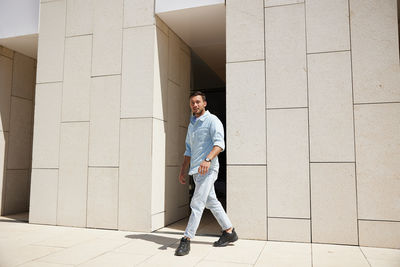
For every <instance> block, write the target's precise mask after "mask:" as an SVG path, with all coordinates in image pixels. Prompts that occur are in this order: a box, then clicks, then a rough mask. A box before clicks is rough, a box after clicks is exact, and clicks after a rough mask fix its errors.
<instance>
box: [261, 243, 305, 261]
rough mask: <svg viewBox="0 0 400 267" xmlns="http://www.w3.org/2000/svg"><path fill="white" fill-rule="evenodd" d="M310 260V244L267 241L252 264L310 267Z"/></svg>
mask: <svg viewBox="0 0 400 267" xmlns="http://www.w3.org/2000/svg"><path fill="white" fill-rule="evenodd" d="M311 261H312V259H311V244H304V243H293V242H267V243H266V244H265V247H264V249H263V251H262V252H261V254H260V256H259V257H258V259H257V263H256V264H255V265H254V266H255V267H264V266H274V267H275V266H276V267H284V266H297V267H311V266H312V263H311Z"/></svg>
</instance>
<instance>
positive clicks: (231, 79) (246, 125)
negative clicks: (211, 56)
mask: <svg viewBox="0 0 400 267" xmlns="http://www.w3.org/2000/svg"><path fill="white" fill-rule="evenodd" d="M226 80H227V86H226V87H227V88H226V110H227V113H226V122H227V123H226V126H227V127H226V133H227V135H226V140H227V141H226V147H227V151H228V154H227V162H228V164H265V163H266V147H265V146H266V141H265V139H266V131H265V71H264V61H253V62H241V63H232V64H227V79H226ZM250 118H251V119H250Z"/></svg>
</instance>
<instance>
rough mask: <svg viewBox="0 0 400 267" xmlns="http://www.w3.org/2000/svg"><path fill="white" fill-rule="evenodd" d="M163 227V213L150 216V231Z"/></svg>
mask: <svg viewBox="0 0 400 267" xmlns="http://www.w3.org/2000/svg"><path fill="white" fill-rule="evenodd" d="M164 226H165V211H162V212H159V213H156V214H152V215H151V231H156V230H158V229H161V228H163V227H164Z"/></svg>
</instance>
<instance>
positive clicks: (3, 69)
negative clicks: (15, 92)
mask: <svg viewBox="0 0 400 267" xmlns="http://www.w3.org/2000/svg"><path fill="white" fill-rule="evenodd" d="M12 65H13V61H12V60H11V59H9V58H6V57H4V56H0V131H9V125H10V106H11V88H12V69H13V67H12Z"/></svg>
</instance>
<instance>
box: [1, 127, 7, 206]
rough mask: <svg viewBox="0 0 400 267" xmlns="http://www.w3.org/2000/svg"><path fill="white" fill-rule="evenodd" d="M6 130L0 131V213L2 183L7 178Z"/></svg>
mask: <svg viewBox="0 0 400 267" xmlns="http://www.w3.org/2000/svg"><path fill="white" fill-rule="evenodd" d="M7 149H8V132H2V131H0V185H2V186H1V187H0V214H3V199H4V192H5V188H4V186H3V185H4V184H5V181H6V179H7V176H6V170H7Z"/></svg>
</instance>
